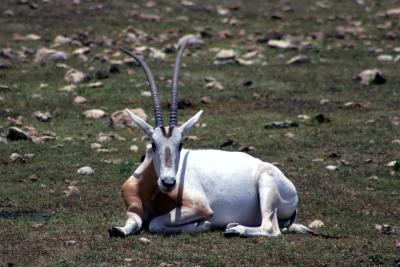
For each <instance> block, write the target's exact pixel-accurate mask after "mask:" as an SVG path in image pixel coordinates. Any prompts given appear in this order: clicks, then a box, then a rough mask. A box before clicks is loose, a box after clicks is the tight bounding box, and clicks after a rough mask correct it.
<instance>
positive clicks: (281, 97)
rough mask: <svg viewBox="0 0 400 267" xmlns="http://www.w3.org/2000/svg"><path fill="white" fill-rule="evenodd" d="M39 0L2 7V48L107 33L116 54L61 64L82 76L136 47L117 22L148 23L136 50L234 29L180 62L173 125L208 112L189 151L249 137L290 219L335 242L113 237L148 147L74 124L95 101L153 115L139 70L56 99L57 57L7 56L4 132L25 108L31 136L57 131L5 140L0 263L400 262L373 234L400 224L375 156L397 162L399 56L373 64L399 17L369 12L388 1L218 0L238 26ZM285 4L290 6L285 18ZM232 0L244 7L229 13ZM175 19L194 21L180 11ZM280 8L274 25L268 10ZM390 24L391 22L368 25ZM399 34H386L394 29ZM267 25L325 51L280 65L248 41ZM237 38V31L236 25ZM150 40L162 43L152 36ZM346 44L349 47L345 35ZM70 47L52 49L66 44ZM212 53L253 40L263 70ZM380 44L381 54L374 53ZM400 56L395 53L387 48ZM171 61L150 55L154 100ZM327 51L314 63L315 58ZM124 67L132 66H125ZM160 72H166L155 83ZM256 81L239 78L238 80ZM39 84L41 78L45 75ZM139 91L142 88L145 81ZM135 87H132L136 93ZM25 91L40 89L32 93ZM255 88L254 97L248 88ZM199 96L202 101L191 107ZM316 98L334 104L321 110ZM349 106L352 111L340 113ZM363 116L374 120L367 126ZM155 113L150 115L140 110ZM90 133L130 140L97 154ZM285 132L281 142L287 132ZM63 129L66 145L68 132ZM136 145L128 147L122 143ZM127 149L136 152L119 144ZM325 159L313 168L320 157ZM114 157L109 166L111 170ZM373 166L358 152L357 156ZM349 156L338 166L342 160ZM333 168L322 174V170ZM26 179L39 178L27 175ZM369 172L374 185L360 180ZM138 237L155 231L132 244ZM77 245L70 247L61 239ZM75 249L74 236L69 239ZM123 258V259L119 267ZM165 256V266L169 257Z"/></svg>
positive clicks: (163, 91)
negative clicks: (39, 60) (294, 204)
mask: <svg viewBox="0 0 400 267" xmlns="http://www.w3.org/2000/svg"><path fill="white" fill-rule="evenodd" d="M71 2H72V1H49V2H44V1H43V2H42V1H38V2H37V5H38V8H37V9H32V8H30V7H29V6H28V5H17V4H15V1H11V0H10V1H9V0H6V1H4V3H2V13H3V12H4V11H5V10H7V9H12V10H13V11H14V16H12V17H7V16H2V17H0V22H1V25H2V30H1V31H0V44H1V45H0V48H5V47H11V48H13V49H15V50H17V51H19V50H21V47H22V46H24V47H27V48H29V49H33V50H35V49H37V48H39V47H42V46H44V47H49V46H50V45H51V43H52V40H53V39H54V38H55V37H56V36H57V35H60V34H63V35H66V36H71V35H73V34H77V33H79V32H84V31H88V32H89V34H90V35H89V36H90V37H89V38H90V39H98V38H102V37H104V36H106V37H107V38H111V39H112V40H114V44H113V46H112V47H107V46H102V45H98V44H93V45H91V49H92V52H91V53H90V54H89V56H88V58H89V60H88V61H86V62H84V61H81V60H79V59H78V58H75V57H72V58H71V59H70V60H68V61H67V62H66V64H68V65H69V66H71V67H74V68H77V69H80V70H82V71H86V72H89V71H90V68H94V69H95V70H98V69H107V68H108V65H107V64H106V63H101V62H98V61H93V59H94V57H95V55H96V54H100V55H101V54H104V53H108V50H112V51H117V48H118V47H119V46H123V47H127V48H132V47H134V45H131V44H126V43H124V42H123V38H122V36H123V33H122V32H123V30H124V29H125V28H126V27H128V26H132V27H133V28H135V29H140V30H143V31H145V32H146V33H147V34H148V35H149V37H148V38H147V39H146V40H143V41H141V42H140V45H148V46H153V47H156V48H158V49H161V48H162V47H163V46H164V45H166V44H170V43H175V42H176V41H177V39H178V38H179V37H180V36H182V35H183V34H187V33H193V32H195V29H196V28H197V27H199V26H203V27H205V26H207V27H210V28H211V29H212V31H213V32H215V33H216V32H218V31H221V30H225V29H229V30H230V32H231V35H232V36H231V37H230V38H217V37H215V38H204V41H205V47H204V48H202V49H200V50H192V51H191V53H189V54H188V55H186V56H185V59H184V62H185V65H186V67H185V68H183V70H182V86H181V91H180V98H181V99H184V98H185V99H188V100H190V101H191V103H192V106H191V107H188V108H185V109H183V110H180V119H181V120H184V119H187V118H189V117H190V116H191V115H193V114H195V112H196V111H197V110H199V109H204V111H205V113H204V115H203V118H202V123H205V124H206V125H207V126H206V127H204V128H196V129H194V130H193V132H192V133H191V134H193V135H196V136H198V137H199V138H200V140H199V141H188V142H186V144H185V146H186V147H190V148H219V146H220V145H221V144H222V143H223V142H224V140H225V139H226V138H231V139H233V140H234V141H235V142H234V144H233V145H232V146H229V147H225V148H224V149H226V150H237V149H239V147H241V146H243V145H246V146H254V147H255V150H252V151H250V152H249V153H250V154H252V155H254V156H256V157H258V158H260V159H262V160H265V161H269V162H278V163H279V167H280V168H281V169H282V171H283V172H284V173H285V174H286V175H287V177H289V178H290V179H291V180H292V181H293V182H294V184H295V185H296V187H297V190H298V192H299V196H300V206H299V220H300V222H302V223H305V224H307V223H310V222H311V221H313V220H314V219H321V220H323V221H324V222H325V224H326V226H325V227H324V228H321V229H320V230H319V231H320V232H322V233H326V234H331V235H337V236H339V237H340V238H339V239H324V238H320V237H309V236H301V235H284V236H282V237H280V238H277V239H273V240H271V239H266V238H247V239H246V238H234V239H226V238H224V237H223V236H222V232H219V231H216V232H211V233H204V234H197V235H190V234H181V235H174V236H158V235H150V234H149V233H148V232H146V231H143V232H141V233H140V234H139V236H132V237H129V238H126V239H110V238H109V237H108V234H107V229H108V228H109V227H110V226H112V225H115V224H121V223H123V222H124V220H125V215H124V212H125V207H124V204H123V202H122V198H121V195H120V186H121V185H122V183H123V182H124V180H125V179H126V178H127V177H128V176H129V175H130V173H131V172H132V171H133V170H134V169H135V167H136V166H137V165H138V163H139V162H140V158H141V153H142V152H143V151H144V149H145V143H144V142H141V136H142V135H141V133H140V132H139V130H138V129H132V130H129V129H126V128H110V127H109V126H108V120H107V119H99V120H90V119H85V118H84V117H83V116H82V115H81V113H82V112H83V111H84V110H87V109H91V108H101V109H104V110H105V111H106V112H108V114H111V113H112V112H113V111H115V110H120V109H123V108H125V107H142V108H144V109H145V111H146V112H147V113H148V114H150V115H151V114H152V112H151V102H150V99H149V98H147V97H144V96H141V95H140V92H141V91H144V90H148V88H147V87H146V86H145V84H143V82H144V80H145V78H144V75H143V73H142V71H141V70H140V69H138V68H130V67H127V66H122V67H120V72H119V73H113V74H110V77H109V78H107V79H103V80H101V81H102V82H103V83H104V87H102V88H98V89H93V88H89V87H88V86H87V85H86V84H83V85H79V86H78V89H77V90H76V91H75V92H74V93H61V92H59V91H58V88H60V87H62V86H64V85H66V84H67V83H66V82H65V81H64V79H63V76H64V73H65V70H64V69H60V68H58V67H56V64H55V63H47V64H45V65H40V66H38V65H35V64H34V63H33V57H34V55H28V56H27V60H26V61H25V62H21V61H19V60H13V61H12V63H13V68H11V69H8V70H3V69H2V70H0V83H1V84H5V85H8V86H9V87H10V89H9V90H1V91H0V96H2V97H4V98H5V101H4V102H0V133H5V132H6V129H7V127H8V122H7V117H16V116H18V115H21V116H23V117H24V118H23V124H24V126H32V127H35V128H36V129H37V130H38V131H39V133H44V132H46V131H53V132H55V133H56V134H57V139H56V140H55V141H51V142H48V143H44V144H40V145H38V144H34V143H32V142H29V141H17V142H9V143H8V144H5V145H4V144H0V164H1V166H0V182H1V186H0V237H1V246H0V262H1V264H2V265H6V264H7V263H12V264H15V265H17V266H27V265H31V266H45V265H50V266H110V265H113V266H114V265H121V266H125V265H133V266H158V265H162V264H163V266H221V265H225V266H276V265H278V266H282V265H284V266H321V265H325V266H337V265H341V266H349V265H362V266H375V265H388V266H390V265H396V262H397V264H398V262H399V260H400V258H399V248H396V242H398V241H399V240H400V236H399V235H384V234H381V233H380V232H378V231H377V230H375V227H374V225H375V224H390V225H399V221H400V198H399V194H400V177H399V175H398V174H397V175H395V176H392V175H390V168H387V167H385V166H384V165H385V164H386V163H387V162H389V161H392V160H399V159H400V158H399V157H400V154H399V145H398V144H393V143H392V140H394V139H399V136H400V135H399V134H400V128H399V126H398V125H396V123H395V120H396V119H395V117H399V114H400V113H399V107H400V102H399V99H400V93H399V90H398V88H399V86H400V77H399V76H398V69H399V67H398V64H399V63H398V62H397V63H395V62H379V61H377V59H376V57H377V55H379V54H392V55H394V56H395V55H396V53H395V52H393V51H394V50H393V48H394V47H396V46H397V47H398V42H397V41H396V39H393V38H390V37H388V35H387V33H388V32H393V33H394V34H397V36H399V34H400V33H399V31H398V30H397V28H398V27H397V26H398V18H395V17H385V16H378V15H377V14H378V13H379V12H383V11H385V10H387V9H390V8H393V7H399V5H400V3H399V1H396V0H390V1H385V2H384V3H383V2H381V1H373V0H366V1H364V2H365V4H357V3H356V1H325V2H323V3H326V4H327V5H328V8H325V7H324V5H323V4H320V5H318V4H316V2H314V1H308V0H301V1H292V2H287V3H286V2H285V3H286V4H285V3H284V2H275V1H273V2H270V3H269V2H267V1H251V2H246V3H244V2H241V1H236V2H234V3H233V2H230V1H221V2H219V4H218V5H220V6H221V7H225V8H231V9H230V10H231V11H230V13H231V15H230V16H229V18H231V17H232V18H237V19H240V20H241V21H242V22H243V25H241V26H239V27H235V26H230V25H229V24H227V23H224V22H223V18H224V17H222V16H219V15H217V13H216V8H215V3H213V2H212V1H208V0H206V1H202V2H199V1H193V2H194V3H195V5H194V6H191V7H186V6H182V5H181V4H180V3H179V2H176V3H169V2H168V1H155V2H154V3H155V6H154V7H148V3H147V4H146V2H145V1H137V2H135V3H133V2H130V1H118V2H115V3H114V2H113V3H111V2H110V1H100V0H96V1H81V2H82V3H81V4H79V5H73V4H72V3H71ZM285 5H289V6H291V8H292V11H288V12H286V11H284V10H285ZM234 6H238V7H239V10H236V11H235V9H233V7H234ZM134 11H137V12H138V14H153V15H158V16H160V18H161V22H153V21H148V20H146V19H143V18H140V17H139V16H135V15H134V14H133V13H132V12H134ZM177 16H185V17H186V18H187V19H188V20H189V21H187V22H185V21H181V20H176V17H177ZM277 16H278V17H279V16H280V17H281V18H282V19H276V18H277ZM387 22H391V23H392V26H390V28H389V29H386V30H379V29H378V28H377V25H380V24H384V23H387ZM360 23H361V26H362V27H364V28H365V32H364V33H363V34H362V36H361V35H353V34H348V35H346V37H345V38H344V39H343V38H338V37H337V35H336V27H338V26H352V27H353V26H354V25H359V24H360ZM396 27H397V28H396ZM270 29H275V30H277V31H279V32H282V33H284V34H290V35H293V36H310V35H311V33H313V32H322V33H323V35H322V37H321V38H320V39H317V40H316V41H315V42H316V43H317V44H319V47H320V49H319V50H318V51H314V50H304V51H301V53H302V54H305V55H307V56H308V57H310V58H311V63H309V64H305V65H300V66H288V65H286V64H285V62H286V61H287V60H288V59H290V58H291V57H292V56H295V55H297V54H298V53H299V52H298V51H282V50H277V49H272V48H269V47H268V46H267V45H266V44H265V43H258V42H256V39H257V36H260V35H263V34H265V33H266V32H267V31H268V30H270ZM240 31H245V32H244V33H243V32H242V33H241V32H240ZM14 33H20V34H22V35H24V34H28V33H36V34H39V35H41V36H42V40H40V41H26V42H20V43H18V42H14V41H13V40H12V39H13V34H14ZM161 34H164V36H166V37H167V41H165V42H163V43H162V42H160V41H159V40H158V38H159V37H160V35H161ZM349 43H351V44H352V48H347V47H348V44H349ZM75 48H76V47H74V46H68V45H66V46H62V47H60V48H58V49H60V50H63V51H66V52H69V53H71V52H72V51H73V50H74V49H75ZM211 48H233V49H234V50H235V51H237V52H238V53H239V54H240V55H242V54H244V53H245V52H247V51H248V50H249V49H257V51H259V53H260V54H261V55H262V56H263V60H264V61H266V62H267V65H265V66H262V65H260V64H254V65H251V66H240V65H221V66H217V65H214V64H213V63H212V62H213V57H214V55H215V52H212V51H211V50H210V49H211ZM376 49H380V51H381V52H374V50H376ZM397 54H398V53H397ZM174 57H175V54H167V58H166V60H165V61H162V62H156V61H154V60H151V59H147V61H148V63H149V65H150V66H151V67H152V69H153V71H154V73H155V75H156V76H157V77H158V84H159V91H160V95H161V100H162V103H163V105H164V107H165V109H166V103H167V101H168V99H169V88H168V86H167V82H166V80H167V79H168V78H169V77H170V76H171V73H172V68H171V65H172V63H173V61H174ZM321 58H323V59H324V60H323V61H321V60H320V59H321ZM367 68H379V69H381V70H382V71H383V73H384V76H385V78H386V80H387V82H386V83H385V84H383V85H371V86H363V85H361V84H360V83H359V82H357V81H355V80H354V76H355V75H357V74H358V73H359V72H361V71H362V70H364V69H367ZM128 70H129V73H130V72H132V71H133V72H134V73H133V74H129V73H128ZM206 76H213V77H215V78H216V79H217V80H218V81H220V82H221V83H222V84H223V85H224V87H225V89H224V90H213V89H204V88H203V85H204V77H206ZM160 77H162V78H163V79H160ZM246 80H252V82H253V85H252V86H250V87H245V86H243V85H242V84H243V82H244V81H246ZM42 83H46V84H48V85H47V87H41V86H40V84H42ZM140 84H142V85H141V86H140ZM138 85H139V87H137V86H138ZM34 94H38V95H40V97H39V98H38V97H36V98H33V97H32V96H33V95H34ZM78 94H79V95H81V96H84V97H86V98H87V99H88V100H89V103H88V104H87V105H86V106H84V107H75V106H73V105H72V100H73V99H74V97H75V96H76V95H78ZM255 94H256V95H258V96H257V97H255V96H254V95H255ZM204 95H208V96H210V97H211V98H212V100H213V102H212V103H211V104H208V105H205V104H202V103H201V97H202V96H204ZM321 99H329V100H330V102H329V103H327V104H325V105H321V104H320V101H321ZM349 101H354V102H356V103H360V104H361V107H353V108H346V107H344V104H345V103H346V102H349ZM36 110H42V111H50V112H51V114H53V115H54V117H53V118H52V120H51V121H50V122H40V121H38V120H36V119H35V118H34V117H32V115H31V114H32V113H33V112H34V111H36ZM320 113H322V114H324V116H326V117H328V118H329V119H330V122H329V123H322V124H320V123H317V122H315V121H313V120H310V121H307V122H305V123H301V124H300V126H299V127H298V128H291V129H281V130H278V129H272V130H267V129H264V125H265V124H266V123H268V122H271V121H275V120H298V119H297V115H299V114H306V115H308V116H310V117H311V118H313V117H315V116H316V115H318V114H320ZM371 119H373V120H374V122H373V123H369V124H366V122H367V121H369V120H371ZM150 121H152V119H150ZM99 132H113V133H116V134H118V135H120V136H122V137H124V138H125V139H126V140H125V141H120V140H114V141H112V142H109V143H105V144H104V147H105V148H116V149H117V150H116V151H114V152H109V153H97V152H96V151H95V150H93V149H91V148H90V144H91V143H93V142H96V138H97V134H98V133H99ZM289 132H290V133H292V134H294V137H293V138H288V137H287V133H289ZM67 137H68V138H69V137H70V138H71V140H68V139H65V138H67ZM133 138H136V139H135V140H132V139H133ZM132 144H136V145H138V146H139V148H140V152H138V153H133V152H131V151H130V150H129V147H130V146H131V145H132ZM14 152H17V153H20V154H22V155H24V154H27V153H33V154H34V157H33V158H32V159H28V160H27V161H26V162H25V163H11V162H9V160H8V157H9V155H10V154H11V153H14ZM318 158H321V159H323V161H322V162H321V161H315V160H314V159H318ZM112 160H114V161H115V160H119V161H117V162H116V163H110V161H112ZM367 160H368V161H367ZM343 163H345V164H343ZM330 164H333V165H337V166H339V169H338V171H335V172H329V171H327V170H326V169H325V166H326V165H330ZM85 165H89V166H91V167H93V168H94V169H95V174H94V175H91V176H80V175H78V174H76V170H77V169H78V168H79V167H82V166H85ZM32 174H35V175H36V176H37V177H38V181H37V182H30V181H28V177H29V176H30V175H32ZM371 176H377V177H378V180H374V179H371V178H370V177H371ZM71 181H74V183H76V184H77V186H78V187H79V189H80V190H81V198H80V199H73V198H67V197H66V196H65V194H64V193H63V192H64V191H65V190H67V186H68V185H69V184H70V183H71ZM139 237H147V238H149V239H151V240H152V243H150V244H143V243H141V242H140V241H139ZM70 240H73V241H75V243H74V244H71V242H67V241H70ZM72 243H73V242H72ZM126 259H130V260H126ZM168 264H170V265H168Z"/></svg>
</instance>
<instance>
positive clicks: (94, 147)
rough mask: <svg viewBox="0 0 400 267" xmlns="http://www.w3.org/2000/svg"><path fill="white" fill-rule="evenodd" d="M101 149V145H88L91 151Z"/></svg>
mask: <svg viewBox="0 0 400 267" xmlns="http://www.w3.org/2000/svg"><path fill="white" fill-rule="evenodd" d="M102 147H103V145H102V144H99V143H92V144H90V148H91V149H99V148H102Z"/></svg>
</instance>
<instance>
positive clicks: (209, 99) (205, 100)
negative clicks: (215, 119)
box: [201, 96, 212, 104]
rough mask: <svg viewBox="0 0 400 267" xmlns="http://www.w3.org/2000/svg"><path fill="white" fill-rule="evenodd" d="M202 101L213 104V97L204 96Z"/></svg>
mask: <svg viewBox="0 0 400 267" xmlns="http://www.w3.org/2000/svg"><path fill="white" fill-rule="evenodd" d="M201 103H202V104H211V103H212V100H211V97H209V96H203V97H202V98H201Z"/></svg>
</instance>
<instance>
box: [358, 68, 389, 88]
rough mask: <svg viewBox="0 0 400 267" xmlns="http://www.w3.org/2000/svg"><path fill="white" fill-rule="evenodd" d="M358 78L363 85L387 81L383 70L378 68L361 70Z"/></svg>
mask: <svg viewBox="0 0 400 267" xmlns="http://www.w3.org/2000/svg"><path fill="white" fill-rule="evenodd" d="M357 80H359V81H360V82H361V84H363V85H371V84H384V83H385V82H386V79H385V78H384V77H383V74H382V71H380V70H378V69H369V70H364V71H362V72H360V73H359V74H358V75H357Z"/></svg>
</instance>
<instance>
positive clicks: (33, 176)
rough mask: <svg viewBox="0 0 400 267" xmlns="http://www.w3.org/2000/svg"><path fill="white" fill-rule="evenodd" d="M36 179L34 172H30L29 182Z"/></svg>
mask: <svg viewBox="0 0 400 267" xmlns="http://www.w3.org/2000/svg"><path fill="white" fill-rule="evenodd" d="M37 180H38V177H37V176H36V174H31V175H29V177H28V181H29V182H37Z"/></svg>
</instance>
